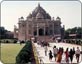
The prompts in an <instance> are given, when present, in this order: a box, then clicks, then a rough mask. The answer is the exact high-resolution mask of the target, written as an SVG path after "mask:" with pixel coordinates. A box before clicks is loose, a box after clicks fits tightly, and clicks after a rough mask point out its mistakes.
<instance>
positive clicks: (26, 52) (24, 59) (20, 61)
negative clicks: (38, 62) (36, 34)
mask: <svg viewBox="0 0 82 64" xmlns="http://www.w3.org/2000/svg"><path fill="white" fill-rule="evenodd" d="M32 60H33V51H32V42H31V41H27V42H26V45H25V46H24V47H23V48H22V50H21V51H20V52H19V54H18V55H17V56H16V64H26V63H28V62H32Z"/></svg>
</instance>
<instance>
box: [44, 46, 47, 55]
mask: <svg viewBox="0 0 82 64" xmlns="http://www.w3.org/2000/svg"><path fill="white" fill-rule="evenodd" d="M44 50H45V56H47V51H48V48H47V46H44Z"/></svg>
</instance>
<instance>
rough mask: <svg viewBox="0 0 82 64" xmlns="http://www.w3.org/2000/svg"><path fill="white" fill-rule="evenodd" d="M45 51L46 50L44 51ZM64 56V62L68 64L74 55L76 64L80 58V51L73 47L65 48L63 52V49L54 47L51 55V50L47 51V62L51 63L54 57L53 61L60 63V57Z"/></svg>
mask: <svg viewBox="0 0 82 64" xmlns="http://www.w3.org/2000/svg"><path fill="white" fill-rule="evenodd" d="M45 50H46V49H45ZM63 54H64V55H65V61H66V63H67V64H69V60H70V61H71V63H72V62H73V58H74V54H75V56H76V60H77V63H78V62H79V58H80V49H79V47H77V50H75V48H74V47H73V49H70V50H69V48H67V49H66V51H64V49H63V47H62V48H61V47H60V48H59V49H58V48H56V46H54V47H53V53H52V51H51V50H49V60H50V61H51V60H52V58H53V57H54V59H55V61H56V62H57V63H61V60H62V55H63Z"/></svg>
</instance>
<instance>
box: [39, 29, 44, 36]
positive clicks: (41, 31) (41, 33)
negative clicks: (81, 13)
mask: <svg viewBox="0 0 82 64" xmlns="http://www.w3.org/2000/svg"><path fill="white" fill-rule="evenodd" d="M39 35H40V36H43V35H44V30H43V29H41V28H40V29H39Z"/></svg>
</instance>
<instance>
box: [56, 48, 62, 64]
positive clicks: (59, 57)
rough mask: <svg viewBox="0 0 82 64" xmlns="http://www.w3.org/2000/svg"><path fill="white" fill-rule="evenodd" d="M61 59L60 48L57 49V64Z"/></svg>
mask: <svg viewBox="0 0 82 64" xmlns="http://www.w3.org/2000/svg"><path fill="white" fill-rule="evenodd" d="M61 59H62V51H61V48H59V51H58V54H57V63H58V64H60V63H61Z"/></svg>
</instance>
